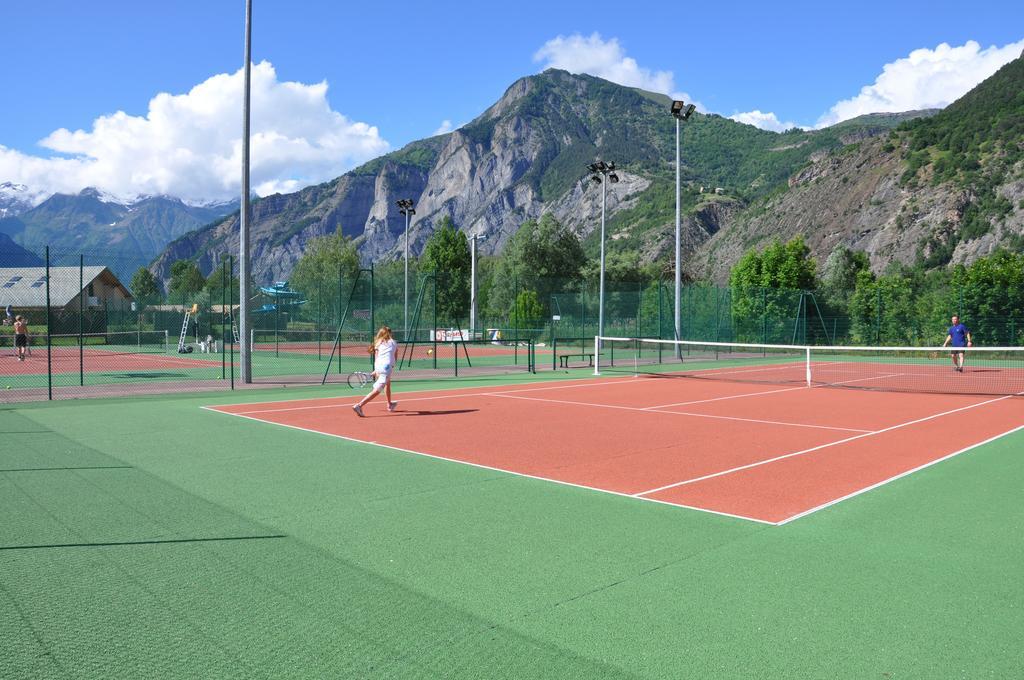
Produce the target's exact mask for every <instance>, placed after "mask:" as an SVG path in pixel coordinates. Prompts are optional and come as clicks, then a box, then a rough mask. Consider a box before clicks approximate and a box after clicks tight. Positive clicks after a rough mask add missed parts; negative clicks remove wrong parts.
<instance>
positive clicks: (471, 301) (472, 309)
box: [469, 234, 487, 340]
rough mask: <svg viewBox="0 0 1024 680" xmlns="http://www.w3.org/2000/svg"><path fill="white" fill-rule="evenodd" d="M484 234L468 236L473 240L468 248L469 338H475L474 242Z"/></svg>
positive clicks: (481, 239) (481, 238)
mask: <svg viewBox="0 0 1024 680" xmlns="http://www.w3.org/2000/svg"><path fill="white" fill-rule="evenodd" d="M486 239H487V237H486V236H481V235H479V234H475V235H474V236H472V237H471V238H470V240H471V241H472V242H473V244H472V247H471V248H470V251H469V252H470V258H469V262H470V266H469V339H470V340H475V339H476V242H477V241H483V240H486Z"/></svg>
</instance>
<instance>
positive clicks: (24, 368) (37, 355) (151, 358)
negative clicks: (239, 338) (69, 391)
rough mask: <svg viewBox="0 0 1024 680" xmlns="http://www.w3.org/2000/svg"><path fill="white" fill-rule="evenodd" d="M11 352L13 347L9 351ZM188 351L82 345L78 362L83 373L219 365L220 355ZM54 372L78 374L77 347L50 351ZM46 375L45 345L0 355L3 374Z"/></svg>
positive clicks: (0, 370) (0, 368)
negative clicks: (21, 353)
mask: <svg viewBox="0 0 1024 680" xmlns="http://www.w3.org/2000/svg"><path fill="white" fill-rule="evenodd" d="M11 351H12V352H13V350H11ZM188 356H189V355H188V354H161V353H157V352H154V353H151V354H147V353H144V352H143V353H138V354H134V353H117V352H110V351H107V350H98V349H90V348H88V347H86V348H85V352H84V353H83V356H82V365H83V368H84V369H85V371H86V372H88V373H97V372H108V371H128V370H150V371H153V370H168V369H174V368H178V369H181V368H213V367H215V366H216V367H219V366H220V354H219V353H218V354H216V355H214V354H199V355H197V356H198V357H206V358H204V359H200V358H196V359H190V358H187V357H188ZM51 361H52V364H51V365H52V368H53V372H54V373H78V368H79V357H78V348H77V347H74V348H68V349H64V348H61V349H59V350H56V349H55V350H54V351H53V356H52V358H51ZM40 373H42V374H44V375H45V374H46V348H45V347H44V348H43V349H41V350H40V349H35V350H33V353H32V356H30V357H27V358H26V359H25V361H18V359H17V357H15V356H14V355H13V353H12V354H10V355H4V356H3V358H2V363H0V374H3V375H37V374H40Z"/></svg>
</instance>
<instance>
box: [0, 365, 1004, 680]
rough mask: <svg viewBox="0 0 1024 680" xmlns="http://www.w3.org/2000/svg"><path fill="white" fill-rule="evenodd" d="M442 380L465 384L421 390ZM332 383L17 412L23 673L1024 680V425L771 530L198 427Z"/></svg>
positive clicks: (15, 651) (13, 630)
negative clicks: (1023, 570) (215, 408)
mask: <svg viewBox="0 0 1024 680" xmlns="http://www.w3.org/2000/svg"><path fill="white" fill-rule="evenodd" d="M584 374H585V371H580V372H573V373H569V374H563V373H554V372H550V373H547V374H546V375H545V376H544V377H548V378H551V379H558V378H561V377H566V376H568V377H580V376H581V375H584ZM521 379H527V376H526V375H523V376H521ZM531 379H537V377H536V376H534V377H532V378H531ZM396 387H397V388H398V389H402V388H403V387H404V386H402V385H400V384H396ZM434 387H438V388H440V387H444V388H450V387H452V383H451V382H449V381H440V382H437V383H429V382H424V383H419V384H416V385H415V388H416V389H417V390H419V389H430V388H434ZM339 390H340V388H337V387H328V388H319V387H316V388H314V387H299V388H289V389H287V390H263V391H239V392H234V393H216V394H206V395H200V396H195V395H175V396H167V397H136V398H131V399H106V400H89V401H77V402H53V403H34V404H26V405H21V406H18V407H5V408H3V409H0V431H2V433H3V434H2V436H3V441H4V443H5V444H4V446H3V448H2V449H0V469H2V470H3V471H2V472H0V515H2V516H3V517H4V521H3V522H2V523H0V574H2V576H0V638H2V639H3V640H4V644H3V645H0V668H4V669H5V674H10V676H11V677H96V678H129V677H130V678H136V677H147V678H152V677H184V676H199V677H245V678H251V677H358V678H391V677H401V678H410V677H431V678H432V677H452V678H461V677H466V678H470V677H472V678H483V677H486V678H501V677H510V678H511V677H514V678H523V677H566V678H577V677H588V678H619V677H650V678H680V677H722V678H735V677H749V678H794V677H858V678H887V677H892V678H899V677H952V676H963V677H1012V676H1014V675H1016V673H1017V671H1018V669H1019V668H1020V667H1021V666H1022V664H1024V650H1022V648H1021V646H1020V645H1019V640H1018V637H1019V631H1020V630H1024V594H1022V591H1021V588H1020V586H1019V578H1018V576H1017V574H1018V572H1019V567H1020V564H1021V562H1022V560H1024V544H1022V543H1021V541H1019V540H1018V536H1019V527H1020V526H1021V525H1022V524H1024V506H1022V505H1021V503H1020V498H1019V490H1020V488H1021V487H1022V485H1024V459H1022V458H1021V456H1019V455H1017V454H1018V453H1019V451H1020V450H1021V449H1022V448H1024V433H1022V432H1017V433H1016V434H1014V435H1011V436H1008V437H1005V438H1003V439H1001V440H998V441H996V442H993V443H991V444H988V445H986V446H983V447H979V448H978V449H975V450H974V451H972V452H971V453H970V454H968V455H964V456H960V457H957V458H955V459H952V460H949V461H947V462H944V463H942V464H940V465H936V466H932V467H930V468H928V469H926V470H923V471H921V472H919V473H916V474H914V475H911V476H909V477H907V478H905V479H901V480H898V481H896V482H893V483H891V484H888V485H886V486H884V487H882V488H880V489H877V490H875V491H872V492H871V493H867V494H863V495H861V496H858V497H856V498H853V499H851V500H849V501H846V502H844V503H841V504H839V505H837V506H834V507H832V508H829V509H827V510H824V511H822V512H818V513H815V514H814V515H812V516H809V517H806V518H803V519H801V520H798V521H796V522H793V523H791V524H787V525H785V526H782V527H766V526H763V525H758V524H754V523H750V522H744V521H741V520H735V519H730V518H726V517H720V516H715V515H710V514H707V513H701V512H693V511H688V510H685V509H682V508H673V507H667V506H661V505H658V504H653V503H637V502H635V501H633V500H631V499H628V498H619V497H614V496H609V495H607V494H601V493H594V492H590V491H587V490H584V489H575V488H569V487H562V486H555V485H551V484H548V483H545V482H541V481H536V480H531V479H527V478H522V477H516V476H512V475H506V474H502V473H499V472H494V471H490V470H485V469H480V468H473V467H469V466H464V465H459V464H455V463H448V462H444V461H439V460H433V459H427V458H423V457H419V456H413V455H406V454H402V453H399V452H396V451H393V450H385V449H379V448H377V447H374V446H371V445H366V444H359V443H353V442H347V441H344V440H339V439H337V438H330V437H324V436H321V435H317V434H313V433H306V432H298V431H294V430H289V429H285V428H280V427H275V426H273V425H269V424H263V423H257V422H252V421H247V420H244V419H236V418H227V417H225V416H223V415H221V414H217V413H213V412H209V411H205V410H202V408H201V407H202V406H206V405H213V404H224V403H238V402H258V401H266V400H271V399H295V398H302V397H307V396H322V395H323V394H324V393H325V392H326V393H330V394H338V393H342V394H347V393H348V392H347V388H344V391H339ZM622 436H623V437H628V436H629V433H628V432H623V435H622ZM552 441H553V443H555V442H558V440H557V433H552ZM486 445H487V442H486V441H482V442H481V446H486ZM557 445H571V442H558V443H557ZM681 445H685V442H684V440H683V439H681ZM44 468H45V469H44ZM30 546H56V547H30Z"/></svg>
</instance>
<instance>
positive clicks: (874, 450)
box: [211, 364, 1022, 524]
mask: <svg viewBox="0 0 1024 680" xmlns="http://www.w3.org/2000/svg"><path fill="white" fill-rule="evenodd" d="M746 366H747V368H746V369H745V370H750V369H749V364H746ZM717 370H718V371H727V370H729V369H717ZM705 377H706V378H710V377H711V374H710V373H709V374H708V375H705ZM360 396H361V395H360ZM357 400H358V399H357V398H352V397H347V396H341V397H331V398H326V399H311V400H302V401H287V402H267V403H257V404H244V405H220V406H214V407H211V408H212V409H214V410H217V411H220V412H222V413H226V414H231V415H236V416H241V417H244V418H249V419H253V420H259V421H264V422H269V423H274V424H277V425H283V426H286V427H291V428H296V429H301V430H306V431H310V432H317V433H322V434H325V435H330V436H336V437H343V438H346V439H350V440H354V441H362V442H370V443H373V444H376V445H377V446H380V447H385V448H387V449H397V450H399V451H402V452H410V453H417V454H422V455H427V456H432V457H435V458H443V459H446V460H454V461H459V462H462V463H467V464H471V465H477V466H481V467H486V468H490V469H496V470H502V471H505V472H511V473H514V474H519V475H524V476H528V477H534V478H539V479H545V480H550V481H553V482H559V483H562V484H570V485H573V486H581V487H586V488H590V489H595V490H598V491H605V492H608V493H613V494H619V495H625V496H631V497H634V498H636V499H640V500H648V501H656V502H660V503H668V504H672V505H679V506H684V507H688V508H694V509H699V510H706V511H709V512H716V513H721V514H725V515H730V516H734V517H742V518H745V519H751V520H755V521H759V522H766V523H771V524H779V523H785V522H788V521H791V520H793V519H795V518H797V517H800V516H802V515H805V514H807V513H810V512H813V511H814V510H816V509H820V508H823V507H826V506H828V505H831V504H833V503H835V502H837V501H838V500H841V499H843V498H848V497H851V496H853V495H856V494H858V493H861V492H863V491H864V490H866V489H870V488H873V487H875V486H878V485H880V484H883V483H885V482H887V481H890V480H892V479H895V478H897V477H899V476H901V475H904V474H907V473H909V472H911V471H913V470H917V469H920V468H922V467H924V466H927V465H931V464H933V463H935V462H937V461H940V460H943V459H945V458H948V457H950V456H952V455H956V454H958V453H962V452H964V451H967V450H970V449H971V448H973V447H975V446H977V445H979V444H981V443H983V442H987V441H992V440H994V439H996V438H998V437H1000V436H1003V435H1006V434H1008V433H1010V432H1013V431H1015V430H1017V429H1019V428H1020V427H1022V423H1021V405H1020V401H1019V400H1017V399H1014V398H1013V396H1012V395H1003V396H997V397H987V396H969V395H959V394H947V395H939V394H914V395H908V394H901V393H889V392H865V391H859V390H844V389H838V388H825V387H807V386H798V387H781V388H780V387H777V386H769V385H750V384H747V383H744V382H734V381H713V380H692V379H685V378H684V379H670V378H669V379H666V378H665V377H659V376H641V377H637V378H629V377H625V378H624V377H612V378H608V377H596V378H593V379H587V380H580V381H574V382H569V383H559V384H543V385H535V386H528V385H523V386H516V387H512V388H508V389H492V388H483V389H481V388H471V389H464V390H452V391H445V392H442V393H433V392H432V393H413V394H410V395H405V396H403V398H402V402H401V404H400V405H399V409H398V411H397V412H396V413H394V414H390V413H385V412H384V410H383V408H382V407H381V406H380V405H379V404H378V405H377V411H374V410H373V407H372V406H371V407H368V408H367V412H368V414H369V415H370V416H371V417H370V418H366V419H360V418H357V417H356V416H355V415H354V414H352V413H351V412H350V411H351V409H350V406H351V404H352V403H355V401H357ZM381 403H383V401H381ZM372 416H379V417H372ZM381 453H382V455H387V453H388V452H387V451H382V452H381Z"/></svg>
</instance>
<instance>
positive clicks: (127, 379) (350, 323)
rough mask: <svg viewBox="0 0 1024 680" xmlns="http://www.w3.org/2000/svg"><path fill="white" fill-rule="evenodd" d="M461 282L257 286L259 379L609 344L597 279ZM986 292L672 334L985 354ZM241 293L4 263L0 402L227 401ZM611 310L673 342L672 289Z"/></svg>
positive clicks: (96, 262) (666, 286) (29, 254)
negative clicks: (388, 358)
mask: <svg viewBox="0 0 1024 680" xmlns="http://www.w3.org/2000/svg"><path fill="white" fill-rule="evenodd" d="M186 264H188V263H186ZM190 266H193V267H194V265H190ZM190 277H191V278H190ZM468 279H469V277H468V276H466V275H465V274H459V275H455V274H451V273H447V272H422V271H417V270H416V269H415V268H414V269H413V271H412V272H411V273H410V275H409V278H408V295H406V287H407V283H406V281H407V279H406V276H405V272H404V270H403V269H402V268H401V267H396V266H387V265H385V266H383V267H378V268H372V267H367V268H364V269H360V270H358V271H353V270H351V269H349V270H346V269H345V268H344V267H342V266H339V267H338V268H337V271H332V272H330V273H325V274H323V275H321V276H319V277H318V278H314V279H313V280H309V279H308V278H307V280H306V281H305V282H304V284H303V285H304V288H303V289H301V290H296V289H294V288H293V287H291V286H290V285H289V284H288V283H285V282H278V283H267V284H265V285H262V286H260V285H254V286H252V288H251V290H252V291H253V294H254V296H253V298H252V299H251V300H250V301H249V309H250V314H251V317H250V319H251V321H250V328H251V335H250V337H249V341H250V343H251V348H252V371H253V380H254V382H257V383H266V384H282V383H308V384H319V383H321V382H325V381H326V382H331V383H339V382H344V381H345V376H347V374H348V373H350V372H352V371H355V370H365V369H366V368H367V367H368V366H369V365H370V358H369V353H368V345H369V344H370V342H371V339H372V336H373V334H374V332H375V331H376V329H377V328H379V327H380V326H384V325H386V326H389V327H391V329H392V330H393V332H394V334H395V337H396V338H397V339H398V340H399V342H400V344H401V346H402V349H401V350H400V355H401V356H400V360H401V362H400V363H401V365H400V370H399V373H398V374H397V376H396V379H406V380H408V379H434V378H439V377H447V376H456V375H457V376H459V377H467V376H490V375H496V374H505V373H509V372H525V371H531V370H548V369H561V368H572V367H576V366H587V365H589V362H590V361H592V360H593V357H592V355H590V353H591V352H592V351H593V350H592V345H593V338H594V336H595V335H597V334H598V333H599V331H600V330H601V329H599V323H600V314H599V312H600V310H599V307H600V292H599V290H598V286H597V285H596V283H595V282H590V281H584V280H580V279H573V280H566V279H545V278H538V277H529V279H528V282H521V281H520V280H519V279H518V278H517V277H512V278H511V279H510V280H497V279H495V278H494V277H493V276H492V277H489V278H485V279H483V280H481V281H480V283H479V284H478V286H477V288H478V291H477V295H476V300H477V309H476V310H473V309H471V305H470V300H471V295H470V283H471V282H470V281H469V280H468ZM164 286H168V287H170V291H169V292H164V291H163V287H164ZM983 293H984V291H977V290H971V289H964V288H963V287H960V288H956V287H950V288H949V289H945V290H942V291H937V292H933V293H932V295H931V299H930V302H929V304H928V305H921V304H910V302H912V301H910V300H908V298H909V297H911V296H908V295H907V294H906V293H905V292H904V293H900V292H899V291H895V292H893V291H887V290H882V289H881V288H879V289H878V290H876V291H874V292H873V293H872V294H871V295H867V296H865V295H861V296H860V297H857V296H853V297H851V298H850V300H849V301H848V302H846V303H844V304H843V305H837V304H836V303H835V301H834V300H828V299H825V298H824V297H823V295H822V294H820V293H818V292H816V291H793V290H778V289H768V288H757V289H736V288H727V287H716V286H712V285H687V286H684V287H683V288H682V291H681V297H680V301H679V303H680V327H681V332H680V336H681V339H686V340H705V341H722V342H761V343H774V344H801V345H803V344H811V345H842V344H846V345H851V344H856V345H918V346H924V345H937V344H941V343H942V341H943V339H944V337H945V332H946V328H947V327H948V325H949V317H950V315H951V314H953V313H957V314H959V315H960V316H961V317H962V318H963V320H964V321H965V322H966V324H967V325H968V326H969V327H970V328H971V330H972V331H973V333H974V337H975V341H976V343H978V344H982V345H989V346H996V345H1000V346H1015V345H1021V344H1022V343H1024V314H1016V313H1011V314H997V313H994V309H995V308H993V307H992V306H991V304H988V306H986V304H987V303H986V302H985V301H986V300H987V299H988V298H987V297H986V296H985V295H984V294H983ZM238 296H239V285H238V271H237V263H236V262H235V261H234V260H233V259H231V258H227V259H225V260H223V262H222V263H221V264H220V266H219V267H218V268H217V269H216V270H214V271H212V272H205V273H199V272H198V270H195V271H191V270H189V268H188V267H186V266H183V267H181V268H180V269H179V270H176V272H175V273H174V274H173V275H172V279H171V280H170V281H168V282H163V281H156V280H154V279H152V276H151V275H149V273H148V271H147V270H145V268H140V267H139V265H138V262H131V261H123V260H119V259H118V258H116V257H111V256H110V255H107V254H103V253H83V252H77V251H68V250H58V249H50V248H41V249H37V250H31V249H27V250H26V249H19V250H18V251H16V252H15V251H0V305H2V306H3V307H5V308H9V309H10V311H11V312H12V315H11V317H10V318H5V319H4V327H3V333H2V334H0V376H2V377H0V386H2V388H3V392H2V395H3V396H2V400H3V401H22V400H38V399H48V398H50V399H58V398H77V397H84V396H98V395H118V394H132V393H141V392H165V391H188V390H198V389H227V388H232V387H234V386H236V384H237V383H238V378H239V375H238V350H239V344H240V341H241V338H240V337H238V332H239V324H238V311H239V297H238ZM604 297H605V305H604V328H603V333H604V335H607V336H618V337H648V338H663V339H671V338H674V337H675V335H676V332H675V321H674V318H675V299H674V293H673V289H672V284H671V282H670V281H667V280H640V281H635V282H623V281H614V282H608V283H607V284H606V287H605V296H604ZM474 312H475V313H474ZM5 316H6V315H5ZM16 317H21V321H20V322H19V321H18V320H17V319H16ZM15 324H19V325H18V326H17V328H16V327H15ZM16 330H23V331H24V332H23V333H20V332H19V333H16V332H15V331H16ZM19 335H23V336H24V340H19V338H18V336H19ZM19 344H23V345H24V347H19V346H18V345H19Z"/></svg>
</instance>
